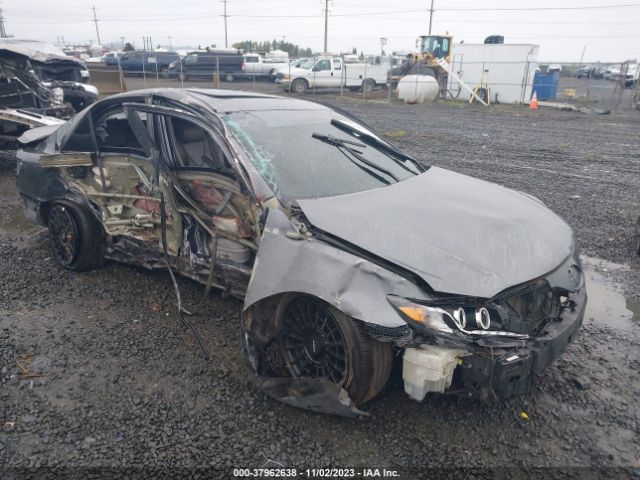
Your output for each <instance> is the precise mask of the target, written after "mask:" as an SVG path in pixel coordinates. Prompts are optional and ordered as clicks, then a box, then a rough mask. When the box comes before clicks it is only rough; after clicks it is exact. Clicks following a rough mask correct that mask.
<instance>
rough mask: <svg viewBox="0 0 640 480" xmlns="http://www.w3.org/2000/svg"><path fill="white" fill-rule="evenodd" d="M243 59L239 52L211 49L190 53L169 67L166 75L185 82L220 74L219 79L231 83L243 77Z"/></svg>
mask: <svg viewBox="0 0 640 480" xmlns="http://www.w3.org/2000/svg"><path fill="white" fill-rule="evenodd" d="M244 70H245V64H244V58H243V56H242V53H241V52H240V50H226V49H224V50H223V49H211V50H199V51H196V52H191V53H189V54H188V55H186V56H185V57H184V58H182V59H181V60H180V59H178V60H176V61H175V62H173V63H172V64H171V65H169V68H168V69H167V72H166V73H167V75H168V76H169V77H173V78H180V79H182V80H187V79H188V78H200V79H211V78H212V77H213V74H214V73H216V72H218V71H219V72H220V78H222V79H223V80H225V81H227V82H232V81H233V80H234V79H236V78H238V77H243V76H244V75H245V71H244Z"/></svg>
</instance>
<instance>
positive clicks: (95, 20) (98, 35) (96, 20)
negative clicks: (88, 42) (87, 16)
mask: <svg viewBox="0 0 640 480" xmlns="http://www.w3.org/2000/svg"><path fill="white" fill-rule="evenodd" d="M91 10H93V22H94V23H95V24H96V37H98V45H102V42H101V41H100V30H99V29H98V18H97V17H96V6H95V5H94V6H93V7H91Z"/></svg>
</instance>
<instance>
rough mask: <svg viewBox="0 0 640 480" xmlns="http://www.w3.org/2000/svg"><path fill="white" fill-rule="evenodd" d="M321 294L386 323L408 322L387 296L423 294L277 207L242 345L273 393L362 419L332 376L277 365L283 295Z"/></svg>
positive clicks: (256, 375)
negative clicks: (308, 232)
mask: <svg viewBox="0 0 640 480" xmlns="http://www.w3.org/2000/svg"><path fill="white" fill-rule="evenodd" d="M289 292H300V293H306V294H309V295H314V296H316V297H318V298H321V299H323V300H324V301H326V302H327V303H329V304H331V305H333V306H334V307H336V308H337V309H339V310H341V311H342V312H344V313H345V314H346V315H348V316H350V317H353V318H356V319H358V320H363V321H366V322H368V323H375V324H379V325H382V326H385V327H390V328H393V327H398V326H404V325H406V323H405V322H404V320H402V319H401V318H400V316H399V315H398V314H397V313H396V311H395V310H394V309H393V307H392V306H391V304H390V303H389V302H388V301H387V295H388V294H390V293H393V294H396V295H403V296H408V297H422V296H424V292H422V291H421V290H420V289H419V288H418V287H417V286H415V285H414V284H413V283H411V282H410V281H409V280H407V279H405V278H403V277H401V276H400V275H397V274H395V273H393V272H390V271H389V270H386V269H384V268H382V267H381V266H379V265H376V264H374V263H372V262H370V261H368V260H365V259H363V258H361V257H358V256H356V255H353V254H351V253H348V252H345V251H342V250H340V249H338V248H335V247H333V246H331V245H329V244H327V243H324V242H322V241H320V240H318V239H316V238H314V237H309V238H306V237H305V236H304V235H300V234H299V233H298V231H297V230H296V229H295V227H294V226H293V224H292V223H291V221H290V220H289V218H288V217H287V216H286V215H285V213H284V212H282V211H281V210H278V209H271V210H269V212H268V217H267V221H266V224H265V227H264V230H263V234H262V239H261V241H260V249H259V250H258V254H257V257H256V259H255V262H254V269H253V273H252V276H251V280H250V282H249V287H248V289H247V295H246V297H245V302H244V308H243V312H242V345H243V351H244V354H245V358H246V360H247V363H248V367H249V370H250V371H251V376H252V380H253V382H254V384H255V385H256V386H257V387H258V388H259V389H260V390H262V391H263V392H265V393H266V394H268V395H269V396H271V397H273V398H275V399H276V400H279V401H281V402H283V403H286V404H288V405H292V406H295V407H298V408H302V409H305V410H312V411H315V412H321V413H330V414H334V415H340V416H344V417H350V418H355V417H358V416H360V415H362V414H363V413H364V412H362V411H360V410H358V409H357V408H356V405H355V404H354V403H353V401H352V400H351V398H349V395H348V393H347V392H346V391H345V390H344V389H343V388H341V386H340V385H336V384H334V383H332V382H330V381H329V380H327V379H323V378H293V377H287V376H285V375H286V373H285V372H283V370H282V368H280V369H279V370H278V369H274V368H273V367H272V366H271V365H270V359H271V357H272V356H273V355H271V354H270V351H269V350H270V348H271V347H273V346H276V348H277V341H276V327H275V321H274V320H275V310H276V307H277V304H278V301H279V298H280V294H284V293H289Z"/></svg>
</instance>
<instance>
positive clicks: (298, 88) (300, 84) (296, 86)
mask: <svg viewBox="0 0 640 480" xmlns="http://www.w3.org/2000/svg"><path fill="white" fill-rule="evenodd" d="M291 91H292V92H294V93H304V92H306V91H307V82H305V81H304V80H302V79H301V78H298V79H296V80H294V81H293V82H292V83H291Z"/></svg>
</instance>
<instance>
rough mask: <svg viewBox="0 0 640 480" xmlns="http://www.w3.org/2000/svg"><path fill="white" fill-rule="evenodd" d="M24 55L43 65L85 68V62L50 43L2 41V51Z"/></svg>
mask: <svg viewBox="0 0 640 480" xmlns="http://www.w3.org/2000/svg"><path fill="white" fill-rule="evenodd" d="M2 50H6V51H8V52H12V53H17V54H18V55H24V56H25V57H28V58H30V59H31V60H35V61H36V62H42V63H58V62H63V63H66V64H75V65H78V66H82V67H84V62H83V61H82V60H78V59H77V58H73V57H69V56H67V55H65V54H64V52H63V51H62V50H60V49H59V48H57V47H54V46H53V45H51V44H50V43H46V42H40V41H37V40H20V39H15V38H2V39H0V51H2Z"/></svg>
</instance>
